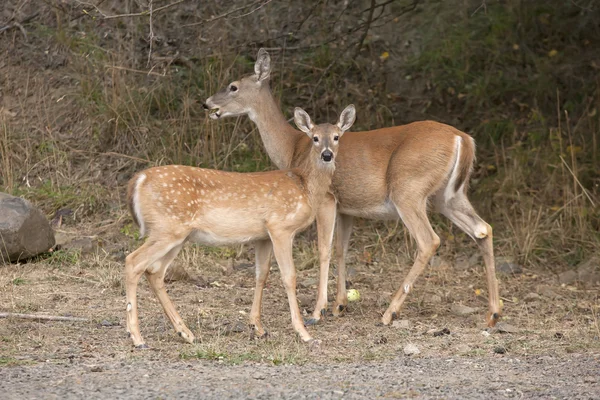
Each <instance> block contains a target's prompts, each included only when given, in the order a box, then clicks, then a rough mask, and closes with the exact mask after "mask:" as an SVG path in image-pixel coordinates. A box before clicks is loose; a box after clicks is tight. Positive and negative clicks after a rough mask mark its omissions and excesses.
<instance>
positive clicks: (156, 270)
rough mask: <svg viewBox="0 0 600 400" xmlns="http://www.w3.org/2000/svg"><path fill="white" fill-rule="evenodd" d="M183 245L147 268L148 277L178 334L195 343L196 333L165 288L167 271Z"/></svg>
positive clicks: (176, 247) (174, 248)
mask: <svg viewBox="0 0 600 400" xmlns="http://www.w3.org/2000/svg"><path fill="white" fill-rule="evenodd" d="M182 246H183V244H180V245H178V246H175V247H173V248H172V249H171V251H169V252H168V253H167V254H165V255H164V256H163V257H162V258H161V259H159V260H158V261H156V262H155V263H154V264H152V265H151V266H150V268H148V269H146V279H148V282H149V283H150V287H151V288H152V290H153V291H154V294H155V295H156V297H157V298H158V301H159V302H160V305H161V306H162V308H163V310H164V311H165V314H167V317H168V318H169V320H170V321H171V324H172V325H173V328H174V329H175V332H177V334H178V335H179V336H180V337H181V338H182V339H183V340H185V341H186V342H188V343H194V334H193V333H192V332H191V331H190V330H189V329H188V327H187V326H186V325H185V323H184V322H183V319H182V318H181V316H180V315H179V313H178V312H177V310H176V309H175V305H174V304H173V301H172V300H171V298H170V297H169V295H168V294H167V291H166V289H165V273H166V272H167V268H169V265H171V262H173V260H174V259H175V257H177V254H179V251H180V250H181V247H182Z"/></svg>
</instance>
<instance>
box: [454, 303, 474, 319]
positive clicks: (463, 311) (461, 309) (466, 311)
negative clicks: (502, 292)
mask: <svg viewBox="0 0 600 400" xmlns="http://www.w3.org/2000/svg"><path fill="white" fill-rule="evenodd" d="M477 310H478V309H477V308H473V307H467V306H463V305H462V304H452V307H450V311H452V313H453V314H455V315H459V316H465V315H470V314H473V313H474V312H476V311H477Z"/></svg>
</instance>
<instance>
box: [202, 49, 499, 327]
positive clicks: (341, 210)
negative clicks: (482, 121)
mask: <svg viewBox="0 0 600 400" xmlns="http://www.w3.org/2000/svg"><path fill="white" fill-rule="evenodd" d="M258 70H260V71H261V74H260V75H257V74H255V75H250V76H246V77H244V78H242V79H240V80H238V81H234V82H232V83H231V85H230V86H228V87H227V88H224V89H223V90H221V91H219V92H218V93H216V94H215V95H213V96H212V97H210V98H209V99H207V100H206V107H207V108H209V109H212V110H213V111H214V112H213V113H212V114H211V118H213V119H218V118H222V117H227V116H236V115H243V114H248V115H249V116H250V118H251V119H252V120H253V121H254V122H255V123H256V125H257V127H258V130H259V132H260V136H261V139H262V141H263V143H264V145H265V148H266V150H267V152H268V154H269V156H270V157H271V160H273V162H274V163H275V164H276V165H277V166H278V167H279V168H289V167H293V166H294V165H296V164H297V162H298V160H299V159H300V155H301V154H303V152H304V151H305V149H306V147H307V146H308V145H309V144H310V143H309V139H308V138H306V137H304V136H303V135H302V134H301V133H300V132H298V131H296V130H295V129H293V128H292V127H291V126H290V125H289V124H287V122H286V120H285V118H284V116H283V114H282V113H281V111H280V109H279V106H278V105H277V103H276V102H275V100H274V98H273V96H272V94H271V91H270V88H269V85H268V79H267V78H268V76H269V72H270V58H269V55H268V54H267V53H266V51H264V50H263V49H261V50H260V51H259V53H258V58H257V61H256V66H255V71H258ZM265 71H267V72H266V73H265ZM232 86H235V88H236V90H235V91H232V90H231V87H232ZM458 138H460V140H458ZM457 141H458V142H459V143H460V144H459V145H458V146H459V147H460V149H459V150H460V156H459V157H458V159H457ZM474 159H475V146H474V142H473V139H472V138H471V137H470V136H469V135H467V134H466V133H464V132H461V131H459V130H457V129H455V128H453V127H451V126H449V125H445V124H442V123H438V122H434V121H422V122H414V123H411V124H408V125H401V126H395V127H389V128H382V129H376V130H373V131H368V132H348V133H346V135H345V137H344V141H343V142H342V143H341V144H340V154H339V157H338V158H337V162H336V172H335V175H334V177H333V189H334V194H335V197H336V199H337V213H338V216H337V226H338V234H337V241H336V249H337V257H338V285H337V297H336V304H335V307H334V314H336V315H338V314H339V313H340V312H341V311H343V309H344V308H345V307H346V305H347V298H346V287H345V281H346V276H345V259H344V257H345V253H346V251H347V248H348V240H349V238H350V232H351V229H352V219H353V217H363V218H373V219H397V218H401V219H402V220H403V222H404V223H405V225H406V226H407V228H408V230H409V231H410V233H411V235H412V236H413V238H414V239H415V240H416V242H417V246H418V251H419V253H418V255H417V257H416V260H415V263H414V265H413V267H412V269H411V270H410V272H409V274H408V276H407V278H406V279H405V281H404V282H403V284H402V287H401V288H400V289H399V290H398V292H397V293H396V295H395V296H394V297H393V299H392V303H391V304H390V306H389V308H388V310H387V311H386V313H385V314H384V316H383V323H385V324H389V323H390V322H391V320H392V318H393V317H394V316H395V315H396V314H397V313H398V312H399V310H400V307H401V305H402V303H403V302H404V299H405V297H406V294H407V292H408V291H410V288H411V287H412V285H413V283H414V281H415V280H416V279H417V277H418V276H419V274H420V273H421V272H422V271H423V269H424V268H425V266H426V265H427V264H428V263H429V260H430V258H431V256H432V255H433V254H434V253H435V251H436V250H437V247H438V246H439V237H438V236H437V235H436V234H435V232H433V229H432V228H431V225H430V223H429V219H428V217H427V205H428V202H430V201H431V202H432V203H433V204H434V205H435V207H436V210H437V211H439V212H441V213H443V214H444V215H446V216H447V217H448V218H450V220H452V221H453V222H454V223H455V224H457V225H458V226H459V227H460V228H461V229H463V230H464V231H465V232H467V233H468V234H469V235H470V236H471V237H473V238H474V239H475V240H476V241H477V243H478V244H479V246H480V248H481V250H482V252H483V254H484V260H485V263H486V269H487V276H488V288H489V292H490V304H489V306H490V316H491V317H490V318H489V319H488V323H489V324H490V325H493V324H495V322H496V320H497V319H498V318H499V315H500V305H499V295H498V284H497V281H496V277H495V266H494V259H493V247H492V231H491V227H490V226H489V225H488V224H487V223H485V221H483V220H482V219H481V218H480V217H479V216H478V215H477V214H476V213H475V211H474V210H473V207H472V206H471V204H470V203H469V201H468V199H467V197H466V190H467V186H468V179H469V176H470V173H471V170H472V165H473V161H474ZM455 169H456V172H455V174H456V179H455V181H454V184H453V187H449V188H447V186H448V185H449V181H450V180H451V176H452V174H453V172H454V170H455ZM461 188H462V189H461ZM335 212H336V207H335V205H331V204H327V205H324V206H323V207H322V208H321V215H320V216H319V215H318V216H317V228H318V230H317V232H318V240H319V251H320V268H321V273H320V277H321V279H320V282H319V293H318V298H317V304H316V307H315V311H314V314H313V319H314V320H315V321H316V320H318V319H319V318H320V315H321V313H322V312H323V310H324V309H325V308H326V307H327V281H326V279H327V276H328V269H329V254H330V250H329V249H330V248H331V246H330V245H331V242H330V237H331V236H332V234H331V232H332V231H333V225H334V221H335V220H336V219H335V218H330V217H328V216H327V213H335ZM325 220H326V222H324V221H325ZM407 287H408V290H405V289H404V288H407Z"/></svg>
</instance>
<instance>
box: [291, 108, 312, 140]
mask: <svg viewBox="0 0 600 400" xmlns="http://www.w3.org/2000/svg"><path fill="white" fill-rule="evenodd" d="M294 123H295V124H296V126H297V127H298V129H300V130H301V131H302V132H304V133H306V134H307V135H308V136H311V134H310V131H311V130H312V128H314V127H315V125H314V124H313V123H312V121H311V120H310V117H309V116H308V114H307V113H306V111H304V110H303V109H301V108H300V107H296V108H295V109H294Z"/></svg>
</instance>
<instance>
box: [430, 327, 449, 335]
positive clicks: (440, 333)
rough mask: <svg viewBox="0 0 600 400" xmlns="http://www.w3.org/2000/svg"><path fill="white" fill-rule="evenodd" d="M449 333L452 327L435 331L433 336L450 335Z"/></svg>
mask: <svg viewBox="0 0 600 400" xmlns="http://www.w3.org/2000/svg"><path fill="white" fill-rule="evenodd" d="M449 334H450V329H448V328H444V329H441V330H439V331H435V332H433V336H435V337H437V336H444V335H449Z"/></svg>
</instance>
